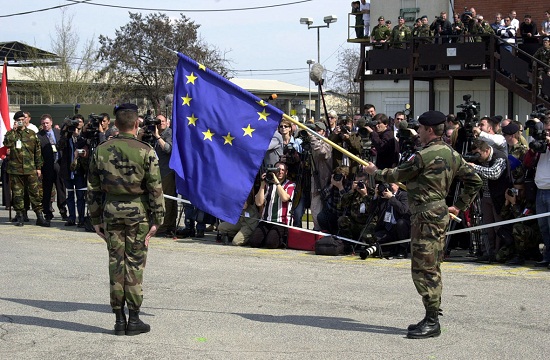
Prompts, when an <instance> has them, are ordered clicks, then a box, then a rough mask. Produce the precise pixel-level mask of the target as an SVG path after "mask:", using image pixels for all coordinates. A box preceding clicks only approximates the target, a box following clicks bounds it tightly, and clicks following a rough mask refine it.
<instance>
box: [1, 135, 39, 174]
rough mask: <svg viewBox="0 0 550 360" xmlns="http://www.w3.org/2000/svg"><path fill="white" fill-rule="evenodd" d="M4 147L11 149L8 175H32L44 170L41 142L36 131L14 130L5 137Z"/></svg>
mask: <svg viewBox="0 0 550 360" xmlns="http://www.w3.org/2000/svg"><path fill="white" fill-rule="evenodd" d="M4 146H6V147H7V148H9V149H10V154H9V157H8V159H9V162H8V169H7V172H8V174H14V175H30V174H33V173H36V170H37V169H38V170H40V169H41V168H42V165H43V163H44V161H43V159H42V150H41V147H40V140H39V139H38V136H36V133H35V132H34V131H32V130H29V129H27V128H23V129H12V130H10V131H8V132H7V133H6V135H5V136H4Z"/></svg>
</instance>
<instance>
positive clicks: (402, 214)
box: [374, 183, 411, 259]
mask: <svg viewBox="0 0 550 360" xmlns="http://www.w3.org/2000/svg"><path fill="white" fill-rule="evenodd" d="M376 198H377V199H378V202H377V204H376V205H377V206H376V210H375V212H376V214H377V217H378V221H377V222H376V226H375V227H374V236H375V237H376V240H377V241H378V242H379V243H380V244H385V243H389V242H394V241H398V240H404V239H407V238H409V237H410V236H411V212H410V210H409V202H408V199H407V192H406V191H403V190H401V189H399V186H398V185H397V184H396V183H389V184H387V183H383V184H378V186H377V187H376ZM386 248H387V247H386ZM383 249H384V248H383ZM407 254H408V244H406V243H403V244H397V245H393V246H391V250H390V256H392V257H395V258H397V259H406V258H407Z"/></svg>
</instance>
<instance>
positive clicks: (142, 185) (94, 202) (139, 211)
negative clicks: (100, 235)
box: [87, 133, 164, 225]
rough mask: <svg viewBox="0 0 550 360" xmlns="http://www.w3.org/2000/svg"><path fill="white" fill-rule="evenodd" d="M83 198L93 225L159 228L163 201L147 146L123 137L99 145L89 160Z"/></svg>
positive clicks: (154, 162) (152, 154)
mask: <svg viewBox="0 0 550 360" xmlns="http://www.w3.org/2000/svg"><path fill="white" fill-rule="evenodd" d="M104 195H105V201H103V196H104ZM87 196H88V208H89V211H90V218H91V220H92V224H94V225H98V224H100V223H102V222H103V221H104V222H109V221H116V220H119V219H125V220H126V221H132V222H143V221H150V222H151V223H153V224H162V220H163V218H164V197H163V193H162V184H161V177H160V169H159V165H158V159H157V156H156V153H155V151H154V150H153V148H152V147H151V145H149V144H147V143H144V142H142V141H139V140H137V139H136V138H135V137H134V136H133V135H132V134H127V133H120V134H119V135H118V136H116V137H114V138H113V139H110V140H107V141H105V142H103V143H101V144H100V145H99V146H98V147H97V148H96V150H95V152H94V154H93V156H92V159H91V160H90V170H89V173H88V195H87ZM102 217H103V219H102Z"/></svg>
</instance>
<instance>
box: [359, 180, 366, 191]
mask: <svg viewBox="0 0 550 360" xmlns="http://www.w3.org/2000/svg"><path fill="white" fill-rule="evenodd" d="M365 187H366V185H365V182H364V181H363V180H359V181H358V182H357V189H361V190H363V189H364V188H365Z"/></svg>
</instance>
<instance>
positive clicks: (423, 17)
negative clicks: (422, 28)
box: [420, 15, 428, 20]
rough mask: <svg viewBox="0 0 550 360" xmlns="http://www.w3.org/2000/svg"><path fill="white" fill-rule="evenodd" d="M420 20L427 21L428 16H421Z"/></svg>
mask: <svg viewBox="0 0 550 360" xmlns="http://www.w3.org/2000/svg"><path fill="white" fill-rule="evenodd" d="M422 19H428V15H422V17H421V18H420V20H422Z"/></svg>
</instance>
